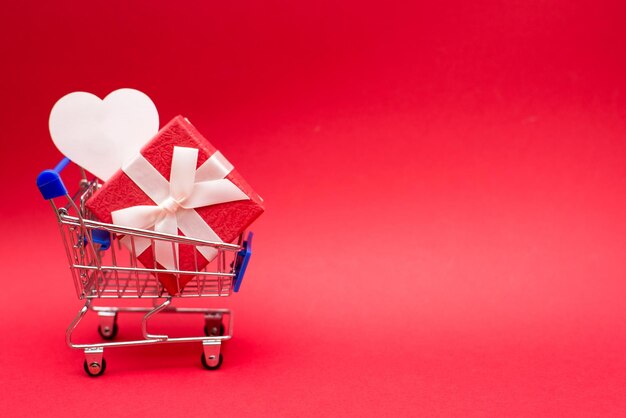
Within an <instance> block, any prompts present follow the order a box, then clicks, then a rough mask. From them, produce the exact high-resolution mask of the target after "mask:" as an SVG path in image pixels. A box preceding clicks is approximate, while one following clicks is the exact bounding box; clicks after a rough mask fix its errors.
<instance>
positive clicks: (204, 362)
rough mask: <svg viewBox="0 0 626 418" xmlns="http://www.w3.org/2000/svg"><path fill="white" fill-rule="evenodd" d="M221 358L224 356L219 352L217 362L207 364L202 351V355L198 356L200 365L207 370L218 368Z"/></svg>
mask: <svg viewBox="0 0 626 418" xmlns="http://www.w3.org/2000/svg"><path fill="white" fill-rule="evenodd" d="M223 360H224V357H222V353H220V357H219V360H218V361H217V364H216V365H215V366H209V365H208V364H207V362H206V357H205V356H204V353H202V357H200V361H202V366H204V368H205V369H207V370H217V369H219V368H220V366H221V365H222V361H223Z"/></svg>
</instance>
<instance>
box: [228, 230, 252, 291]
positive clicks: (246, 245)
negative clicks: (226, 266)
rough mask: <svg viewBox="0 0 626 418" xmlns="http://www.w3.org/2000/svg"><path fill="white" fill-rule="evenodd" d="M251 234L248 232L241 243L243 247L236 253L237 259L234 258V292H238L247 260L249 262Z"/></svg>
mask: <svg viewBox="0 0 626 418" xmlns="http://www.w3.org/2000/svg"><path fill="white" fill-rule="evenodd" d="M253 236H254V234H253V233H252V232H249V233H248V237H247V238H246V240H245V241H244V242H243V244H242V247H243V248H242V249H241V250H239V252H238V253H237V259H236V260H235V285H234V286H233V290H234V291H235V292H239V287H240V286H241V282H242V281H243V276H244V275H245V274H246V268H247V267H248V262H250V257H252V237H253Z"/></svg>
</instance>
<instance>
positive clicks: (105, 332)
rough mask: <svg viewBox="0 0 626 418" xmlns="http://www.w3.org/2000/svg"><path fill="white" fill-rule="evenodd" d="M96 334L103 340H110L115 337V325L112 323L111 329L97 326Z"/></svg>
mask: <svg viewBox="0 0 626 418" xmlns="http://www.w3.org/2000/svg"><path fill="white" fill-rule="evenodd" d="M98 334H100V336H101V337H102V338H103V339H105V340H112V339H114V338H115V336H116V335H117V324H116V323H114V324H113V327H112V328H111V327H109V326H106V325H105V326H102V325H98Z"/></svg>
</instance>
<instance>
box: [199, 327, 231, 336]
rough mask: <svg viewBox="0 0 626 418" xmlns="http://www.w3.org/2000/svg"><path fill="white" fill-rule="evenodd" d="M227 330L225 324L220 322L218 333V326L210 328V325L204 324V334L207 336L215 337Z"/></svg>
mask: <svg viewBox="0 0 626 418" xmlns="http://www.w3.org/2000/svg"><path fill="white" fill-rule="evenodd" d="M225 332H226V328H224V324H220V329H219V334H218V333H217V327H213V328H211V329H209V327H207V326H206V325H205V326H204V335H206V336H207V337H215V336H218V335H219V336H222V335H224V333H225Z"/></svg>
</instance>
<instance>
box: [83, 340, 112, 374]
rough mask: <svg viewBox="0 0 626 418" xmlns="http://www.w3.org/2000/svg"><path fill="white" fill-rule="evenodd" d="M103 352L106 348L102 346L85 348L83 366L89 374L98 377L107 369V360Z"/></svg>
mask: <svg viewBox="0 0 626 418" xmlns="http://www.w3.org/2000/svg"><path fill="white" fill-rule="evenodd" d="M103 352H104V349H103V348H102V347H98V348H86V349H85V362H84V363H83V368H84V369H85V373H87V374H88V375H89V376H91V377H98V376H100V375H101V374H102V373H104V371H105V370H106V368H107V362H106V360H105V359H104V357H102V354H103Z"/></svg>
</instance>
